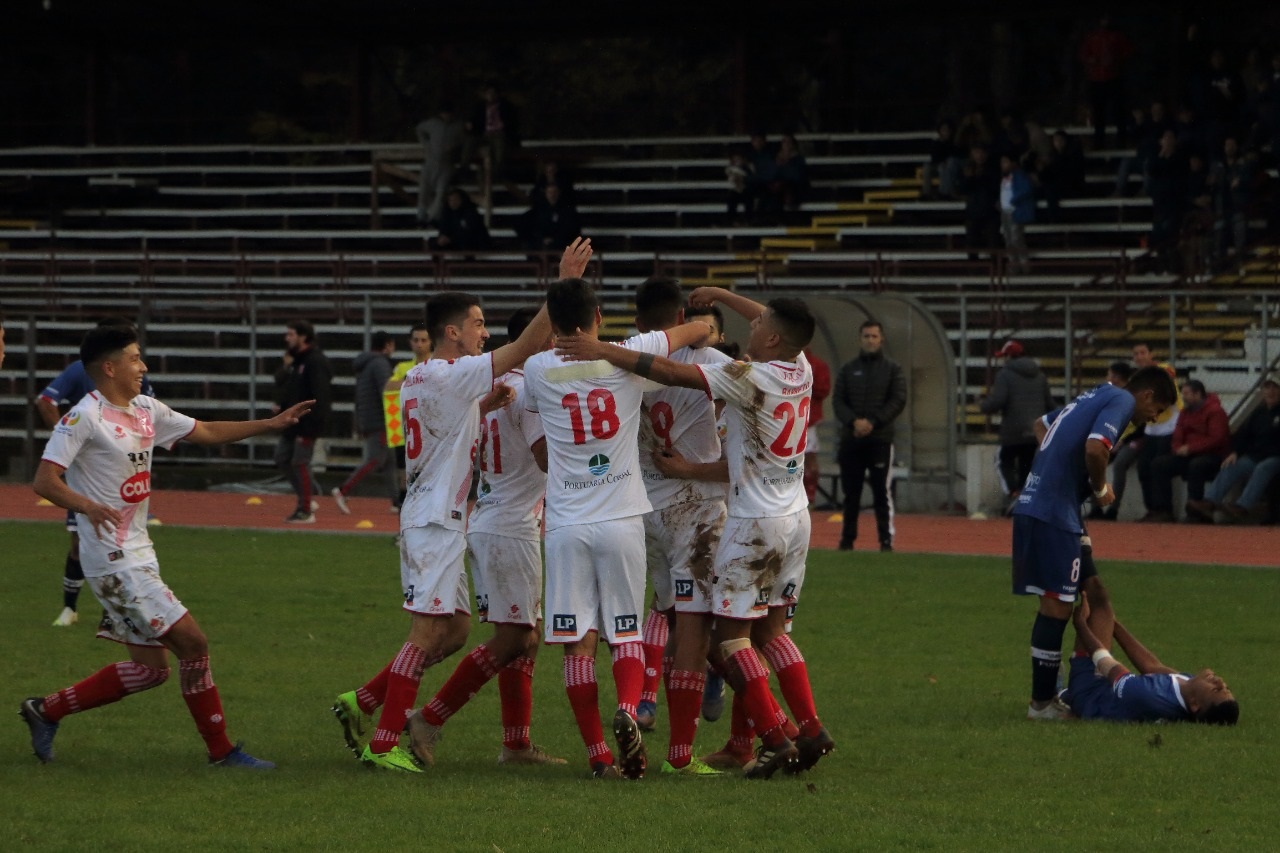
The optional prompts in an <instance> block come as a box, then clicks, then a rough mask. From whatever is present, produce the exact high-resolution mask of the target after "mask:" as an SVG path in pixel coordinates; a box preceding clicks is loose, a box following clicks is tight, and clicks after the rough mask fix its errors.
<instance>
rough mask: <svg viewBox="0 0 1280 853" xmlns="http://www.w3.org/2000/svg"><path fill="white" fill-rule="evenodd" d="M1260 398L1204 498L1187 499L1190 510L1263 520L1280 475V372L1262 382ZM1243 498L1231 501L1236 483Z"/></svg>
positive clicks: (1199, 513)
mask: <svg viewBox="0 0 1280 853" xmlns="http://www.w3.org/2000/svg"><path fill="white" fill-rule="evenodd" d="M1260 396H1261V398H1262V399H1261V401H1260V402H1259V403H1258V407H1257V408H1256V409H1254V411H1253V414H1251V415H1250V416H1249V419H1248V420H1247V421H1245V423H1244V425H1243V426H1241V427H1240V429H1239V430H1238V431H1237V432H1236V434H1235V435H1234V436H1233V437H1232V439H1231V444H1232V451H1231V453H1230V454H1228V455H1227V458H1225V459H1223V460H1222V470H1221V471H1219V472H1218V476H1217V477H1215V478H1214V480H1213V483H1212V484H1210V486H1209V488H1208V489H1207V490H1206V491H1205V496H1204V500H1203V501H1191V500H1188V501H1187V511H1188V513H1195V514H1197V515H1201V516H1205V517H1210V518H1211V517H1212V515H1213V511H1214V510H1216V509H1222V510H1225V511H1226V514H1227V515H1228V516H1230V517H1232V518H1233V519H1235V520H1237V521H1249V520H1253V521H1257V520H1260V518H1261V516H1262V513H1263V510H1264V509H1265V504H1266V501H1265V498H1266V495H1267V487H1268V486H1270V485H1271V481H1272V480H1273V479H1274V478H1275V476H1276V475H1277V474H1280V375H1277V374H1272V375H1270V376H1268V377H1267V378H1266V379H1265V380H1264V381H1263V383H1262V390H1261V392H1260ZM1241 485H1243V491H1242V492H1241V493H1240V497H1239V498H1238V499H1237V500H1235V501H1229V500H1228V497H1229V496H1230V495H1231V493H1232V492H1233V491H1234V489H1235V488H1236V487H1237V486H1241Z"/></svg>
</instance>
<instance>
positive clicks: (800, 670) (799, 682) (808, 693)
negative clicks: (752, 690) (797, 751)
mask: <svg viewBox="0 0 1280 853" xmlns="http://www.w3.org/2000/svg"><path fill="white" fill-rule="evenodd" d="M763 651H764V656H765V658H766V659H767V660H768V661H769V665H770V666H772V667H773V671H774V672H775V673H777V675H778V686H779V687H781V688H782V696H783V698H784V699H786V700H787V707H788V708H790V709H791V713H792V714H793V715H794V716H795V718H796V725H797V726H799V728H800V733H801V734H804V735H806V736H809V737H812V736H813V735H816V734H817V733H818V730H819V729H820V728H821V727H822V723H820V722H819V721H818V712H817V710H816V709H815V708H814V704H813V689H812V688H811V687H810V686H809V668H808V667H807V666H805V663H804V655H802V654H800V650H799V649H798V648H796V644H795V643H794V642H792V640H791V638H790V637H788V636H787V635H786V634H779V635H778V636H776V637H774V638H773V639H772V640H770V641H769V643H768V645H766V646H765V647H764V649H763Z"/></svg>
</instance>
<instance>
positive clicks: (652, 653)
mask: <svg viewBox="0 0 1280 853" xmlns="http://www.w3.org/2000/svg"><path fill="white" fill-rule="evenodd" d="M670 630H671V629H670V626H669V625H668V624H667V617H666V616H664V615H663V614H661V613H659V612H658V611H656V610H650V611H649V615H648V617H646V618H645V620H644V631H643V637H644V639H643V640H642V641H641V642H642V643H643V644H644V685H643V686H642V687H641V689H640V701H641V702H656V701H658V678H659V676H661V674H662V669H661V664H662V655H663V652H664V650H665V649H666V647H667V637H668V636H669V634H670Z"/></svg>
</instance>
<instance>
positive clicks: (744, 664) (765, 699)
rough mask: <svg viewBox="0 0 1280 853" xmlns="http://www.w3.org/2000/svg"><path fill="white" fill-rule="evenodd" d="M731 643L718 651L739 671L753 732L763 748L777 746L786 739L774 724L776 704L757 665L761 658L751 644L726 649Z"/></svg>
mask: <svg viewBox="0 0 1280 853" xmlns="http://www.w3.org/2000/svg"><path fill="white" fill-rule="evenodd" d="M732 642H733V641H727V642H725V643H724V644H722V646H721V648H722V649H723V650H724V656H725V658H726V659H727V660H728V661H729V663H730V665H731V666H733V667H736V668H737V670H738V673H739V678H740V679H741V684H742V690H741V693H742V701H743V703H744V704H745V706H746V709H747V716H749V717H750V718H751V719H752V720H753V721H755V723H756V729H757V731H759V734H760V737H761V739H762V740H763V741H764V742H765V745H766V746H771V747H773V746H778V745H780V744H781V743H782V742H783V741H784V740H785V739H786V736H785V735H784V734H783V733H782V726H780V725H778V724H777V722H776V717H775V714H774V707H775V706H776V705H777V703H776V701H774V700H773V694H772V692H771V691H770V690H769V674H768V671H767V670H766V669H765V668H764V665H763V664H762V663H760V658H758V657H757V656H756V650H755V649H754V648H752V647H751V645H750V643H747V644H746V645H745V646H742V647H740V648H737V649H730V648H726V647H727V646H729V645H730V644H731V643H732ZM741 642H746V641H741ZM736 681H737V679H735V682H736ZM735 687H736V685H735Z"/></svg>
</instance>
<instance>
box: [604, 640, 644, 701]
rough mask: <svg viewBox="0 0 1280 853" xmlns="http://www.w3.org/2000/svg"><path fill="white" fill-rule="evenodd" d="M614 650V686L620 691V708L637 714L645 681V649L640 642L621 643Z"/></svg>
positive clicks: (613, 647)
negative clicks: (637, 705) (641, 687)
mask: <svg viewBox="0 0 1280 853" xmlns="http://www.w3.org/2000/svg"><path fill="white" fill-rule="evenodd" d="M610 651H611V652H613V686H614V688H615V689H616V690H617V691H618V708H620V709H621V710H623V711H626V712H627V713H628V714H630V715H631V716H633V717H634V716H635V715H636V704H637V703H638V702H639V701H640V686H641V685H642V684H643V683H644V651H643V650H642V649H641V648H640V644H639V643H619V644H618V645H616V646H612V647H610Z"/></svg>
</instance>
